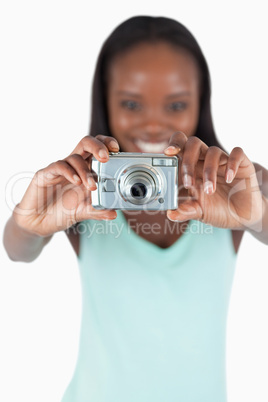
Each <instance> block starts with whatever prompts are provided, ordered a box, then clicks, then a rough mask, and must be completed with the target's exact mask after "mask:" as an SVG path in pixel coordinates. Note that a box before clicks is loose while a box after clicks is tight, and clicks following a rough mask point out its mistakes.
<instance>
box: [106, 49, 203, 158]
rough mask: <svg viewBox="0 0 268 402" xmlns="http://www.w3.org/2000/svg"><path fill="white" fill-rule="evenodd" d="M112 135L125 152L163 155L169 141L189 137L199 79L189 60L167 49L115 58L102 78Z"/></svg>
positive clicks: (180, 52)
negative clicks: (178, 136)
mask: <svg viewBox="0 0 268 402" xmlns="http://www.w3.org/2000/svg"><path fill="white" fill-rule="evenodd" d="M108 83H109V85H108V114H109V124H110V129H111V132H112V135H113V136H114V137H115V138H116V139H117V140H118V142H119V145H120V149H121V150H122V151H125V152H163V151H164V149H165V148H166V147H167V145H168V141H169V139H170V137H171V135H172V134H173V133H174V132H176V131H183V132H184V133H185V134H186V135H187V136H191V135H194V133H195V130H196V127H197V123H198V116H199V74H198V68H197V66H196V64H195V61H194V59H193V58H192V56H191V55H189V54H188V53H187V52H186V51H185V50H183V49H181V50H180V49H176V48H175V47H172V46H171V45H169V44H168V43H165V42H159V43H156V44H149V43H142V44H139V45H136V46H135V47H133V48H132V49H130V50H129V51H128V52H125V53H123V54H120V55H118V56H117V57H116V58H115V59H114V60H113V62H112V63H111V66H110V68H109V72H108Z"/></svg>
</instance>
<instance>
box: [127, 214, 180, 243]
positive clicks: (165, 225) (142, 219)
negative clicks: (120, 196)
mask: <svg viewBox="0 0 268 402" xmlns="http://www.w3.org/2000/svg"><path fill="white" fill-rule="evenodd" d="M124 217H125V219H126V221H127V224H128V226H129V228H130V230H132V231H134V232H135V233H136V234H137V235H138V236H140V237H142V238H143V239H145V240H147V241H149V242H150V243H153V244H155V245H156V246H158V247H160V248H168V247H170V246H172V244H174V243H175V242H176V241H177V240H178V239H179V238H180V237H181V236H182V234H183V233H184V231H185V230H186V229H187V227H188V222H183V223H180V222H172V221H170V220H169V219H168V218H167V217H166V213H163V212H157V213H155V212H151V213H148V212H146V213H145V212H138V213H133V212H124Z"/></svg>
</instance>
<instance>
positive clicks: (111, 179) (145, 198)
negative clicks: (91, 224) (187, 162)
mask: <svg viewBox="0 0 268 402" xmlns="http://www.w3.org/2000/svg"><path fill="white" fill-rule="evenodd" d="M92 170H93V171H94V172H95V173H96V175H97V190H95V191H92V193H91V197H92V206H93V207H94V208H97V209H103V208H106V209H125V210H167V209H176V208H177V207H178V159H177V157H176V156H166V155H164V154H154V153H129V152H118V153H110V155H109V160H108V162H106V163H101V162H99V161H98V160H97V159H95V158H94V157H93V158H92Z"/></svg>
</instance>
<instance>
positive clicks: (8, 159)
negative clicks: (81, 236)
mask: <svg viewBox="0 0 268 402" xmlns="http://www.w3.org/2000/svg"><path fill="white" fill-rule="evenodd" d="M137 14H146V15H155V16H156V15H163V16H168V17H173V18H175V19H177V20H179V21H180V22H182V23H183V24H184V25H186V26H187V27H188V28H189V29H190V30H191V31H192V33H193V34H194V35H195V36H196V38H197V40H198V42H199V43H200V45H201V47H202V49H203V51H204V54H205V57H206V58H207V60H208V64H209V66H210V71H211V76H212V91H213V97H212V108H213V116H214V124H215V128H216V132H217V135H218V137H219V139H220V141H221V142H222V144H223V145H224V146H225V148H226V149H227V150H228V151H230V150H231V149H232V147H234V146H237V145H238V146H241V147H242V148H243V149H244V150H245V152H246V153H247V155H248V156H249V157H250V158H251V159H252V160H253V161H256V162H259V163H261V164H263V165H264V166H266V167H267V166H268V163H267V145H268V140H267V137H268V130H267V106H268V103H267V93H268V78H267V71H268V59H267V38H268V25H267V18H266V15H267V9H266V7H265V1H260V0H255V1H254V2H246V1H245V0H244V1H235V0H232V1H230V0H225V1H224V2H217V1H212V0H202V1H191V0H188V1H185V0H184V1H181V0H177V1H175V2H169V1H165V2H160V4H159V5H158V4H157V2H148V4H146V3H145V1H141V0H136V1H134V2H124V1H122V0H121V1H111V2H107V3H104V2H100V1H94V2H93V1H91V2H90V1H72V2H71V1H66V0H65V1H60V0H46V1H43V2H42V1H30V0H24V1H18V0H15V1H12V0H9V1H5V2H4V1H2V4H1V9H0V38H1V49H0V50H1V66H0V68H1V73H0V80H1V91H0V114H1V123H0V124H1V127H0V132H1V157H0V161H1V195H2V197H1V215H0V219H1V225H0V226H1V231H2V230H3V227H4V224H5V222H6V220H7V219H8V217H9V215H10V213H11V211H10V205H12V203H16V202H18V201H19V199H20V197H21V195H22V194H23V191H24V190H25V187H26V185H27V182H28V181H27V180H20V181H19V184H17V186H16V187H15V189H14V192H13V193H14V197H13V201H12V200H11V199H10V197H8V199H7V200H5V197H4V195H5V192H6V185H7V183H10V180H11V178H12V176H14V175H18V174H19V175H21V177H23V176H27V175H28V176H31V175H32V174H33V172H34V171H36V170H37V169H39V168H41V167H44V166H46V165H48V164H49V163H50V162H52V161H54V160H58V159H60V158H62V157H65V156H66V155H67V154H68V153H69V152H70V151H71V150H72V149H73V148H74V146H75V145H76V143H77V142H78V141H79V140H80V139H81V138H82V137H83V136H84V135H85V134H87V132H88V125H89V110H90V104H89V103H90V102H89V100H90V90H91V83H92V74H93V70H94V67H95V61H96V57H97V54H98V51H99V49H100V46H101V44H102V43H103V41H104V39H105V38H106V37H107V36H108V35H109V34H110V32H111V30H112V29H114V27H115V26H116V25H117V24H119V23H120V22H121V21H123V20H124V19H126V18H128V17H130V16H133V15H137ZM25 172H28V173H25ZM16 177H17V176H16ZM0 252H1V270H0V276H1V277H0V308H1V311H0V320H1V322H0V325H1V332H0V383H1V387H0V400H1V401H3V402H20V401H27V402H37V401H38V402H47V401H50V402H58V401H60V398H61V396H62V394H63V392H64V390H65V388H66V386H67V384H68V382H69V380H70V378H71V375H72V372H73V369H74V365H75V360H76V353H77V347H78V336H79V329H80V328H79V325H80V311H81V301H80V282H79V281H80V280H79V274H78V268H77V262H76V257H75V254H74V252H73V250H72V248H71V247H70V245H69V243H68V241H67V239H66V238H65V235H64V234H63V233H59V234H57V235H55V237H54V239H53V241H52V242H51V243H50V244H49V245H48V246H47V247H46V249H45V250H44V251H43V253H42V255H41V256H40V257H39V258H38V259H37V260H36V261H35V262H33V263H31V264H23V263H14V262H11V261H9V259H8V258H7V256H6V254H5V251H4V249H3V246H2V245H1V249H0ZM111 258H112V256H111ZM267 260H268V248H267V246H264V245H262V244H261V243H260V242H258V241H257V240H255V239H254V238H253V237H251V236H250V235H245V237H244V241H243V244H242V246H241V249H240V253H239V257H238V263H237V267H236V274H235V280H234V285H233V290H232V297H231V302H230V308H229V320H228V333H227V335H228V336H227V379H228V394H229V402H237V401H243V402H252V401H253V400H254V401H258V402H264V401H267V400H268V387H267V383H268V344H267V339H268V325H267V324H268V314H267V311H268V290H267V289H268V263H267ZM74 402H76V401H74ZM77 402H78V401H77ZM148 402H149V401H148ZM163 402H164V401H163ZM167 402H168V401H167ZM181 402H183V401H181ZM215 402H217V401H215Z"/></svg>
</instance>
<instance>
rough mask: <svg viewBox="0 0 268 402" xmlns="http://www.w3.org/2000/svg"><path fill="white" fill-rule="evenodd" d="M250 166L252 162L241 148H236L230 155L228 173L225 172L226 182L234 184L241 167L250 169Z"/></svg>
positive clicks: (227, 166)
mask: <svg viewBox="0 0 268 402" xmlns="http://www.w3.org/2000/svg"><path fill="white" fill-rule="evenodd" d="M249 165H250V160H249V159H248V157H247V156H246V155H245V153H244V151H243V149H242V148H240V147H235V148H234V149H233V150H232V152H231V153H230V155H229V158H228V161H227V165H226V172H225V180H226V183H232V181H233V180H234V178H235V176H236V174H237V171H238V169H239V167H243V168H245V167H248V166H249Z"/></svg>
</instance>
